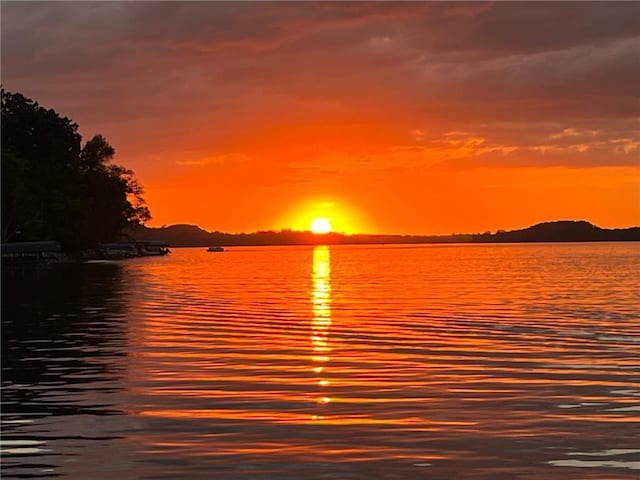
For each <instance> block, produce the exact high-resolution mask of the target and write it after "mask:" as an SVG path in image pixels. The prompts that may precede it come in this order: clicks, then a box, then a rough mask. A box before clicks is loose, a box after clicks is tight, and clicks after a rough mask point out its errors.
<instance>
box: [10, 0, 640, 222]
mask: <svg viewBox="0 0 640 480" xmlns="http://www.w3.org/2000/svg"><path fill="white" fill-rule="evenodd" d="M1 8H2V12H1V13H2V84H3V87H4V88H5V89H8V90H9V91H12V92H20V93H22V94H24V95H26V96H27V97H30V98H33V99H34V100H36V101H38V102H39V103H40V104H41V105H43V106H46V107H50V108H54V109H55V110H57V111H58V112H59V113H61V114H63V115H65V116H68V117H70V118H72V119H73V120H74V121H75V122H76V123H78V124H79V125H80V132H81V134H82V135H83V137H84V139H85V140H88V139H89V138H90V137H91V136H93V135H94V134H96V133H101V134H102V135H104V136H105V137H106V138H107V139H108V141H109V142H110V143H111V144H112V145H113V146H114V147H115V149H116V162H117V163H119V164H123V165H125V166H127V167H129V168H132V169H133V170H135V172H136V174H137V177H138V179H139V181H140V183H142V185H143V186H144V188H145V198H146V199H147V203H148V204H149V207H150V209H151V211H152V214H153V220H152V221H151V222H150V225H151V226H160V225H163V224H173V223H190V224H197V225H200V226H201V227H203V228H205V229H207V230H222V231H229V232H240V231H256V230H263V229H280V228H289V227H292V228H297V229H307V228H309V224H310V222H311V220H312V219H313V218H315V217H326V218H328V219H330V221H331V223H332V225H333V228H334V229H335V230H339V231H346V232H348V233H352V232H369V233H424V234H449V233H453V232H476V231H485V230H496V229H512V228H520V227H526V226H528V225H531V224H533V223H536V222H541V221H549V220H560V219H576V220H578V219H584V220H588V221H591V222H593V223H595V224H597V225H599V226H602V227H626V226H631V225H638V224H640V123H639V117H640V115H639V114H640V103H639V99H640V2H628V3H613V2H602V3H583V2H571V3H560V2H551V3H537V2H536V3H506V2H497V3H481V2H474V3H422V2H411V3H400V2H394V3H391V2H389V3H364V2H343V3H332V2H320V3H314V2H288V3H276V2H274V3H270V2H259V3H250V2H234V3H226V2H216V3H214V2H197V3H189V2H181V3H177V2H176V3H173V2H160V3H154V2H104V3H91V2H69V3H57V2H56V3H37V2H6V1H3V2H2V7H1Z"/></svg>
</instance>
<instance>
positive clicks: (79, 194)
mask: <svg viewBox="0 0 640 480" xmlns="http://www.w3.org/2000/svg"><path fill="white" fill-rule="evenodd" d="M1 130H2V131H1V141H2V157H1V158H2V172H1V173H2V191H1V196H2V218H1V220H2V241H3V242H11V241H33V240H58V241H60V242H61V244H62V245H63V248H65V249H66V250H69V251H79V250H82V249H85V248H89V247H92V246H94V245H96V244H97V243H99V242H106V241H112V240H115V239H117V238H118V236H119V234H120V232H121V231H122V230H123V229H125V228H126V227H131V226H134V225H140V224H143V223H144V222H146V221H148V220H149V219H150V218H151V215H150V213H149V209H148V208H147V206H146V204H145V201H144V199H143V197H142V188H141V187H140V185H139V184H138V182H137V181H136V179H135V177H134V174H133V172H132V171H131V170H128V169H126V168H124V167H122V166H120V165H116V164H113V163H111V161H112V159H113V157H114V154H115V150H114V148H113V147H112V146H111V145H109V143H108V142H107V140H106V139H105V138H104V137H102V136H101V135H96V136H94V137H93V138H92V139H91V140H89V141H87V142H85V143H84V144H83V143H82V137H81V136H80V134H79V133H78V125H77V124H76V123H74V122H73V121H72V120H70V119H69V118H66V117H61V116H60V115H59V114H58V113H57V112H55V111H54V110H52V109H46V108H43V107H41V106H39V105H38V104H37V103H36V102H34V101H33V100H31V99H28V98H26V97H24V96H23V95H21V94H19V93H11V92H7V91H5V90H4V89H3V90H2V125H1Z"/></svg>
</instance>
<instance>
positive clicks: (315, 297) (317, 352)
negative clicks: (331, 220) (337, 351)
mask: <svg viewBox="0 0 640 480" xmlns="http://www.w3.org/2000/svg"><path fill="white" fill-rule="evenodd" d="M330 260H331V259H330V256H329V247H327V246H324V245H323V246H318V247H315V248H314V250H313V276H312V278H313V290H312V292H311V301H312V304H313V321H312V323H311V345H312V347H313V348H312V355H311V360H312V362H313V364H314V365H313V372H314V373H316V374H317V375H320V374H322V373H324V367H323V366H321V365H324V364H325V363H326V362H328V361H329V355H328V354H329V352H330V351H331V348H330V347H329V327H330V326H331V261H330ZM318 364H320V365H318ZM328 385H329V381H328V380H326V379H325V378H318V386H320V387H327V386H328ZM330 401H331V398H330V397H328V396H325V395H322V396H321V397H320V398H318V399H317V402H318V404H327V403H329V402H330ZM311 418H312V419H314V420H318V419H321V418H324V417H322V416H320V415H313V416H312V417H311Z"/></svg>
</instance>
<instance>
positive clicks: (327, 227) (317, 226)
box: [311, 218, 331, 233]
mask: <svg viewBox="0 0 640 480" xmlns="http://www.w3.org/2000/svg"><path fill="white" fill-rule="evenodd" d="M311 231H312V232H313V233H329V232H330V231H331V222H329V219H327V218H314V219H313V221H312V222H311Z"/></svg>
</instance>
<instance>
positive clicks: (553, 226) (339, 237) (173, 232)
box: [130, 221, 640, 247]
mask: <svg viewBox="0 0 640 480" xmlns="http://www.w3.org/2000/svg"><path fill="white" fill-rule="evenodd" d="M130 235H131V236H132V237H133V238H135V239H137V240H164V241H165V242H167V243H168V244H169V245H171V246H173V247H203V246H207V245H221V246H234V245H236V246H241V245H317V244H327V245H338V244H385V243H388V244H411V243H413V244H416V243H510V242H600V241H608V242H618V241H640V228H639V227H631V228H624V229H605V228H600V227H597V226H595V225H592V224H591V223H589V222H585V221H558V222H545V223H539V224H537V225H533V226H531V227H528V228H525V229H522V230H512V231H504V230H498V231H497V232H496V233H494V234H492V233H490V232H486V233H472V234H464V233H462V234H453V235H367V234H355V235H345V234H342V233H335V232H333V233H327V234H325V235H315V234H313V233H311V232H297V231H291V230H282V231H278V232H274V231H268V232H255V233H224V232H207V231H206V230H203V229H201V228H200V227H197V226H196V225H170V226H165V227H161V228H149V227H145V226H143V225H141V226H138V227H136V228H134V229H133V230H132V231H131V232H130Z"/></svg>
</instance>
